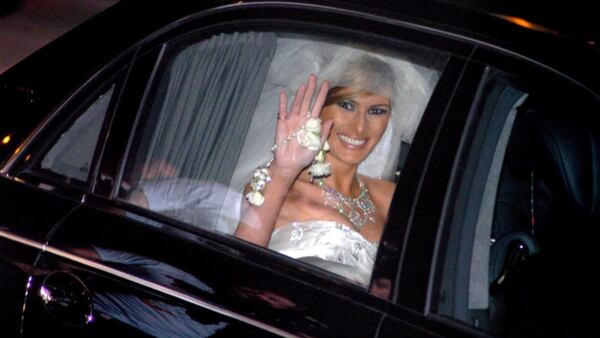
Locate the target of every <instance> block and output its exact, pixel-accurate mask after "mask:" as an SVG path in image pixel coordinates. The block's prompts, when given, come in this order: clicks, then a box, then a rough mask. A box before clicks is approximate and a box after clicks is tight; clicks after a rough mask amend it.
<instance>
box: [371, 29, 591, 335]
mask: <svg viewBox="0 0 600 338" xmlns="http://www.w3.org/2000/svg"><path fill="white" fill-rule="evenodd" d="M556 44H557V45H559V42H558V41H557V42H556ZM585 56H587V57H589V55H588V54H585V53H583V54H582V57H581V58H580V61H581V63H582V64H584V65H585V64H587V62H589V61H590V59H588V58H587V57H585ZM471 61H472V62H471V63H470V64H469V65H468V66H467V67H466V69H465V72H464V74H463V77H462V80H461V82H460V84H459V85H458V87H457V95H455V97H454V99H453V100H452V102H451V104H450V105H449V108H448V112H447V113H448V118H446V119H445V122H444V123H443V124H442V125H441V127H440V137H439V140H440V142H439V143H438V144H437V145H435V146H434V147H433V149H432V155H431V156H432V162H434V163H432V167H431V168H428V171H429V170H431V173H432V174H431V176H429V174H427V176H426V177H427V178H425V180H424V185H423V186H424V187H423V189H424V190H423V192H422V193H423V194H426V196H428V197H427V198H426V199H425V200H424V201H426V202H424V204H423V205H422V206H417V207H416V209H415V211H414V212H415V214H414V215H415V216H414V218H413V220H414V222H415V223H413V224H411V228H410V230H409V231H410V232H411V233H410V234H409V235H408V242H410V243H411V244H412V245H410V246H409V247H408V248H407V250H406V253H405V255H406V256H405V258H404V262H403V264H402V265H403V267H402V269H401V272H400V276H399V279H398V283H399V284H400V285H402V284H404V287H400V292H399V293H398V296H397V297H398V298H397V299H396V303H397V304H396V305H395V306H394V307H393V308H392V309H390V312H389V313H388V314H387V315H386V319H385V320H384V323H383V324H382V329H381V331H380V332H381V335H382V336H387V335H390V334H392V333H393V332H398V330H401V329H400V328H399V326H400V325H403V321H405V318H406V315H405V313H404V311H405V310H406V309H407V308H408V309H413V310H415V311H417V312H418V313H419V315H417V317H418V318H419V320H421V321H423V322H427V323H428V326H429V327H430V328H431V330H432V331H434V332H436V333H438V334H440V335H442V336H471V337H491V336H501V337H533V336H536V337H547V336H553V337H592V336H594V334H595V332H594V331H595V329H594V328H593V327H592V326H593V325H591V323H592V322H593V321H592V320H591V317H590V312H589V310H587V309H586V306H585V305H583V303H588V302H590V299H589V298H588V297H589V296H590V295H592V294H594V292H593V291H591V290H592V289H593V285H595V283H597V279H596V278H595V277H594V276H592V273H591V272H590V270H589V267H590V266H592V265H593V263H592V261H594V258H592V257H595V256H594V254H593V253H592V251H593V249H592V247H594V246H593V245H592V244H591V241H592V240H591V239H592V238H596V236H597V227H596V224H597V218H596V217H597V216H596V215H595V214H594V211H593V210H595V207H594V205H595V203H596V202H595V201H596V200H595V198H594V197H593V196H595V192H593V191H596V190H595V189H597V184H596V183H594V182H595V178H594V177H596V176H597V174H596V172H595V171H594V170H588V169H589V168H591V167H594V166H595V165H596V160H595V159H596V158H597V148H596V147H595V146H594V144H596V142H597V139H598V131H597V127H596V123H595V122H592V119H593V118H595V116H594V115H596V111H597V108H598V103H599V101H598V94H597V92H596V91H594V84H595V83H596V82H594V81H589V80H590V78H588V76H587V75H586V74H584V73H581V74H579V77H577V76H574V77H569V76H566V75H565V74H573V73H569V72H565V73H562V72H561V71H559V70H558V69H560V68H553V66H551V65H550V64H547V65H542V64H541V63H534V62H531V60H530V59H526V58H523V57H522V56H520V55H507V54H506V53H503V52H500V51H498V50H495V49H493V48H489V46H481V47H478V48H477V49H476V51H475V52H474V53H473V58H472V59H471ZM565 69H567V68H565ZM583 69H587V68H585V67H584V68H583ZM576 79H579V80H576ZM586 84H587V85H586ZM436 149H443V150H442V151H440V152H438V151H437V150H436ZM563 180H564V181H569V182H571V183H565V182H564V181H563ZM574 182H579V183H581V184H582V185H579V184H575V183H574ZM583 182H586V183H583ZM428 186H429V188H427V187H428ZM584 195H585V196H586V197H583V196H584ZM574 200H576V202H574ZM415 227H416V228H417V229H415ZM424 253H426V254H424ZM424 257H426V259H424ZM575 257H577V258H575ZM583 295H587V296H583Z"/></svg>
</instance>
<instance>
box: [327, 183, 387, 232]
mask: <svg viewBox="0 0 600 338" xmlns="http://www.w3.org/2000/svg"><path fill="white" fill-rule="evenodd" d="M356 181H357V182H358V187H359V188H360V193H359V194H358V197H356V198H351V197H346V196H344V195H342V193H341V192H339V191H337V190H335V189H333V188H331V187H329V186H327V185H325V182H324V181H323V180H322V179H321V180H318V181H317V184H318V185H319V188H321V191H322V192H323V200H324V202H325V205H326V206H329V207H332V208H333V209H335V210H337V212H339V213H340V214H342V215H343V216H346V218H348V219H349V220H350V223H352V225H354V227H355V228H356V229H357V230H360V229H362V227H364V226H365V224H367V222H371V223H375V210H376V208H375V205H374V204H373V201H371V197H369V190H368V189H367V187H366V186H365V184H364V183H363V182H362V181H361V180H360V178H359V177H358V175H356Z"/></svg>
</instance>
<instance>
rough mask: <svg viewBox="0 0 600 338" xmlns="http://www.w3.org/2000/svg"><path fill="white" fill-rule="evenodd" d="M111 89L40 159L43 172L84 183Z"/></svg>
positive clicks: (108, 102) (112, 87) (110, 95)
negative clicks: (46, 171)
mask: <svg viewBox="0 0 600 338" xmlns="http://www.w3.org/2000/svg"><path fill="white" fill-rule="evenodd" d="M114 87H115V86H114V85H113V86H111V87H110V88H109V89H108V90H107V91H106V92H105V93H103V94H102V95H100V96H99V97H98V98H97V99H96V100H95V101H94V102H93V103H92V104H91V105H90V106H89V107H88V108H87V109H86V110H85V111H84V112H83V114H81V116H79V118H77V119H76V120H75V122H74V123H73V124H72V125H71V126H70V127H69V128H68V129H67V131H65V132H64V133H63V134H62V135H61V136H60V138H59V139H58V141H57V142H56V143H55V144H54V145H53V146H52V148H51V149H50V151H48V153H47V154H46V156H44V158H43V159H42V162H41V168H42V169H45V170H48V171H50V172H52V173H55V174H59V175H61V176H64V177H67V178H70V179H75V180H78V181H81V182H85V181H87V179H88V176H89V173H90V165H91V163H92V158H93V156H94V152H95V150H96V144H97V142H98V136H99V135H100V129H101V127H102V124H103V122H104V117H105V115H106V111H107V110H108V105H109V104H110V99H111V97H112V94H113V91H114Z"/></svg>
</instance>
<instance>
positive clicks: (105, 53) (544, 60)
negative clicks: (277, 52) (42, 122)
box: [0, 0, 600, 112]
mask: <svg viewBox="0 0 600 338" xmlns="http://www.w3.org/2000/svg"><path fill="white" fill-rule="evenodd" d="M488 1H489V0H488ZM473 4H474V1H471V2H470V3H469V2H468V1H465V2H462V1H460V2H459V1H452V0H444V1H436V0H404V1H396V0H370V1H359V0H344V1H341V0H319V1H317V0H298V1H289V0H285V1H270V0H250V1H231V0H212V1H211V0H207V1H185V0H169V1H147V2H140V1H136V0H122V1H120V2H118V3H117V4H116V5H114V6H112V7H110V8H109V9H107V10H105V11H103V12H101V13H100V14H98V15H96V16H95V17H93V18H92V19H90V20H88V21H86V22H84V23H83V24H81V25H80V26H78V27H77V28H75V29H73V30H71V31H70V32H68V33H67V34H65V35H64V36H62V37H60V38H58V39H57V40H55V41H53V42H52V43H50V44H48V45H47V46H45V47H44V48H42V49H40V50H39V51H37V52H36V53H34V54H32V55H31V56H29V57H27V58H26V59H25V60H23V61H22V62H20V63H18V64H17V65H16V66H14V67H12V68H10V69H9V70H7V71H6V72H5V73H3V74H1V75H0V89H1V88H2V87H4V88H18V91H19V92H26V93H28V92H30V93H33V92H35V93H37V94H38V97H37V98H36V100H38V104H40V108H39V109H38V110H39V111H45V112H47V111H49V109H52V108H53V107H54V108H55V106H53V105H56V104H58V102H62V101H64V99H66V98H67V96H68V95H70V94H71V93H72V92H73V90H75V89H76V88H78V87H80V86H81V85H82V84H83V83H84V81H86V80H87V79H89V78H90V77H91V76H93V74H95V73H96V72H98V70H99V69H98V68H97V67H98V65H105V64H108V63H110V61H111V60H113V59H114V57H115V55H119V54H122V53H123V52H124V51H126V50H127V49H128V48H129V49H131V48H132V46H134V45H135V44H137V43H138V42H140V41H143V40H144V39H145V38H147V37H148V36H149V35H151V33H152V32H156V31H159V30H161V29H162V28H163V27H165V26H169V25H171V26H172V25H177V24H178V23H181V22H185V21H186V20H187V19H186V18H188V19H190V18H194V17H195V16H197V15H198V13H202V12H203V11H206V10H213V11H226V10H227V9H231V8H252V7H254V8H257V7H259V8H260V7H272V8H282V10H285V11H293V10H295V9H296V8H300V7H303V8H312V9H315V10H320V11H322V12H333V11H337V10H342V11H344V12H345V13H347V14H348V15H350V16H362V17H365V16H369V17H373V18H379V19H381V20H382V21H384V22H393V23H397V24H398V25H404V26H410V27H415V28H417V29H422V30H427V31H430V32H435V33H437V34H440V35H445V36H448V37H449V38H452V39H458V40H463V41H467V42H469V43H471V44H472V45H473V46H479V47H481V48H488V49H495V50H498V51H501V52H504V53H508V54H512V55H514V56H517V57H523V58H526V59H529V60H533V61H535V62H536V63H538V64H541V65H543V66H544V67H546V68H549V69H552V70H554V71H556V72H558V73H561V74H563V75H565V76H566V77H568V78H571V79H575V80H576V82H578V83H580V84H581V85H582V86H584V87H585V88H588V89H589V90H591V91H592V92H594V93H595V94H596V95H597V96H598V93H600V88H599V84H600V83H599V82H598V80H597V79H598V78H600V67H597V66H596V65H597V61H598V57H599V56H600V49H599V48H598V46H597V45H596V44H595V43H593V41H592V40H589V39H588V40H585V39H580V38H577V37H576V36H575V35H569V33H570V32H571V31H568V32H567V31H566V32H567V33H562V32H561V31H558V30H557V29H559V28H556V27H554V26H553V27H552V28H549V27H545V26H542V25H538V24H536V23H534V22H531V21H528V20H527V19H525V18H520V17H517V16H514V15H512V13H516V12H511V11H493V10H491V9H488V8H487V7H483V6H479V5H478V6H475V5H473ZM504 13H506V14H504ZM133 17H135V18H136V19H135V20H132V18H133ZM283 17H285V16H283ZM527 23H529V25H527ZM356 29H364V27H356ZM564 51H568V53H565V52H564ZM586 66H587V68H586ZM57 83H60V85H57Z"/></svg>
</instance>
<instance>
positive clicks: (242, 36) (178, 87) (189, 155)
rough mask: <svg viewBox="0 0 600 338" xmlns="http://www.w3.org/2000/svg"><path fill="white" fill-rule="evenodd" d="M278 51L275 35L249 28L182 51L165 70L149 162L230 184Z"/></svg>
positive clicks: (191, 176) (192, 176) (185, 174)
mask: <svg viewBox="0 0 600 338" xmlns="http://www.w3.org/2000/svg"><path fill="white" fill-rule="evenodd" d="M275 49H276V37H275V35H274V34H272V33H256V32H249V33H233V34H220V35H217V36H214V37H212V38H210V39H208V40H205V41H202V42H200V43H198V44H195V45H192V46H190V47H187V48H186V49H184V50H182V51H181V52H180V53H179V54H178V55H177V57H176V58H175V59H174V61H173V62H172V63H171V65H170V69H169V70H168V71H167V77H168V85H167V87H166V90H165V94H164V100H163V101H162V106H161V107H160V112H159V114H158V116H159V117H158V119H157V120H155V128H154V133H153V134H152V136H151V138H150V140H149V143H148V147H147V148H146V150H147V153H146V156H145V163H146V164H150V163H154V162H156V161H163V162H166V163H168V164H170V165H172V166H174V167H175V168H177V171H178V175H177V176H178V177H180V178H187V179H194V180H203V181H204V180H206V181H212V182H219V183H223V184H228V183H229V180H230V179H231V176H232V173H233V170H234V168H235V164H236V162H237V158H238V157H239V153H240V151H241V148H242V145H243V141H244V139H245V136H246V132H247V130H248V126H249V124H250V121H251V120H252V115H253V112H254V110H255V108H256V105H257V102H258V98H259V96H260V92H261V90H262V86H263V84H264V81H265V78H266V76H267V73H268V70H269V65H270V63H271V60H272V58H273V54H274V52H275ZM164 81H167V80H166V79H163V82H164ZM154 108H156V107H154ZM273 116H275V113H273ZM147 127H148V126H147ZM143 179H144V177H142V180H143Z"/></svg>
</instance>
